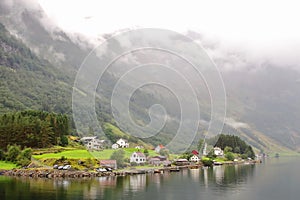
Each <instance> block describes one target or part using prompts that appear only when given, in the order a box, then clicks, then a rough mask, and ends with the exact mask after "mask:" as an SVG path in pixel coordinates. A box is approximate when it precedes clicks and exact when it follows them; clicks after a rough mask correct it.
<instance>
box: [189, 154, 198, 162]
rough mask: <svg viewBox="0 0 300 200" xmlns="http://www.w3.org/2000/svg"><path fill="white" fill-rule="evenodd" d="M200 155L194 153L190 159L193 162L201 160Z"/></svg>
mask: <svg viewBox="0 0 300 200" xmlns="http://www.w3.org/2000/svg"><path fill="white" fill-rule="evenodd" d="M199 160H200V159H199V157H198V156H196V155H193V156H192V157H191V158H190V161H191V162H199Z"/></svg>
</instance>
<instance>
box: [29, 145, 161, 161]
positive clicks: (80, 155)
mask: <svg viewBox="0 0 300 200" xmlns="http://www.w3.org/2000/svg"><path fill="white" fill-rule="evenodd" d="M123 150H124V151H125V157H126V158H129V157H130V156H131V154H132V153H133V152H134V151H137V149H135V148H125V149H123ZM114 151H116V150H114V149H105V150H103V151H92V152H89V151H87V150H82V149H78V150H66V151H62V152H59V153H46V154H42V155H34V156H33V157H34V158H35V159H47V158H56V159H59V158H61V157H62V156H64V157H65V158H70V159H86V158H97V159H109V158H110V156H111V155H112V153H113V152H114ZM141 151H142V152H143V150H141ZM148 151H149V155H150V156H155V155H158V154H157V153H156V152H155V151H153V150H148Z"/></svg>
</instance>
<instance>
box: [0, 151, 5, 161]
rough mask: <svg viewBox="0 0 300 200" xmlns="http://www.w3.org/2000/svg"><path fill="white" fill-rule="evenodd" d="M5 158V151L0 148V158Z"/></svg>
mask: <svg viewBox="0 0 300 200" xmlns="http://www.w3.org/2000/svg"><path fill="white" fill-rule="evenodd" d="M4 159H5V153H4V151H3V150H2V149H0V160H4Z"/></svg>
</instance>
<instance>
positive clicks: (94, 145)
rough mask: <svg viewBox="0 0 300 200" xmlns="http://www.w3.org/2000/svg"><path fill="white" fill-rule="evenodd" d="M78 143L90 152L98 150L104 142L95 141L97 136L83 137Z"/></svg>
mask: <svg viewBox="0 0 300 200" xmlns="http://www.w3.org/2000/svg"><path fill="white" fill-rule="evenodd" d="M80 141H81V142H82V143H83V144H84V145H85V146H86V148H88V149H91V150H100V149H101V148H102V145H103V143H104V140H99V139H97V136H93V137H83V138H81V139H80Z"/></svg>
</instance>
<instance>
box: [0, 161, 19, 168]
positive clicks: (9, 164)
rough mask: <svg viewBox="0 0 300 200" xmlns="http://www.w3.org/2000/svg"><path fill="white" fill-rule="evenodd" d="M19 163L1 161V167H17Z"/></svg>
mask: <svg viewBox="0 0 300 200" xmlns="http://www.w3.org/2000/svg"><path fill="white" fill-rule="evenodd" d="M16 167H17V165H16V164H13V163H11V162H6V161H0V169H4V170H10V169H13V168H16Z"/></svg>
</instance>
